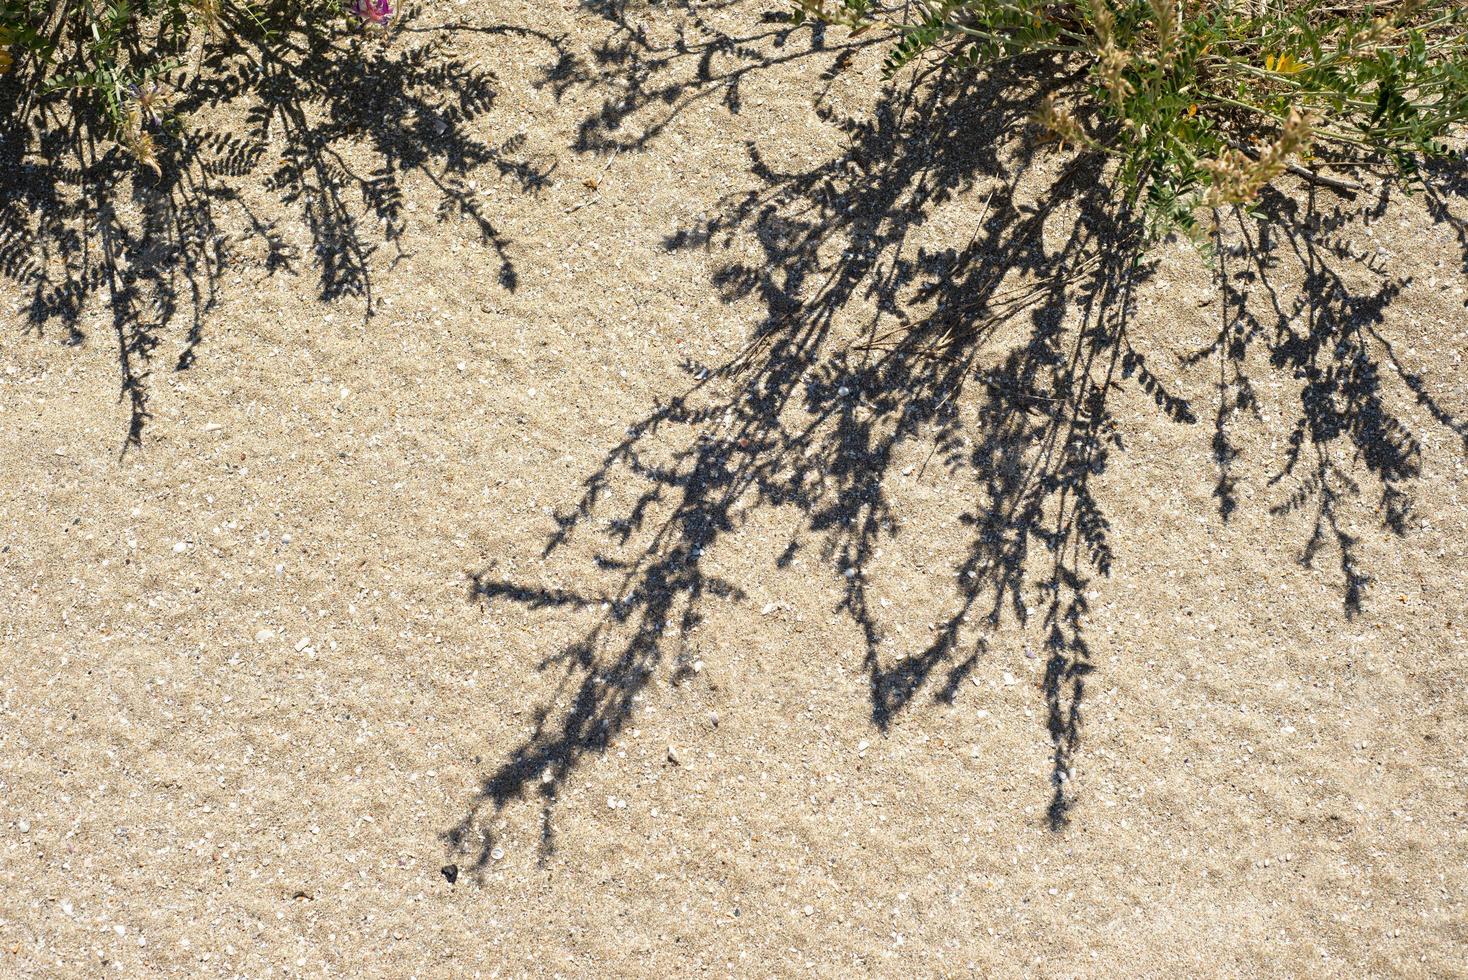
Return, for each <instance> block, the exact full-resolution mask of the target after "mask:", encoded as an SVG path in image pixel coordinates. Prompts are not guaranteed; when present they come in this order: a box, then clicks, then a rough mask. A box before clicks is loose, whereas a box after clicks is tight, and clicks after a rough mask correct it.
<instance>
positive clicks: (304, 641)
mask: <svg viewBox="0 0 1468 980" xmlns="http://www.w3.org/2000/svg"><path fill="white" fill-rule="evenodd" d="M310 645H311V638H310V637H309V636H303V637H301V638H300V639H299V640H297V641H296V652H297V653H300V652H301V651H302V650H304V649H306V648H307V647H308V646H310Z"/></svg>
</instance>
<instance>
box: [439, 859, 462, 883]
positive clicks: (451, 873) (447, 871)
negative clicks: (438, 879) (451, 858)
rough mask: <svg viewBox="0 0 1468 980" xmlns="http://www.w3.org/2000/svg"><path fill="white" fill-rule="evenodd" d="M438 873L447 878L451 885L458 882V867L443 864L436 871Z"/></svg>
mask: <svg viewBox="0 0 1468 980" xmlns="http://www.w3.org/2000/svg"><path fill="white" fill-rule="evenodd" d="M438 873H439V874H441V875H443V876H444V877H445V878H447V879H448V881H449V884H451V885H452V884H453V883H454V882H456V881H458V880H459V866H458V865H457V864H445V865H444V866H443V867H441V868H439V869H438Z"/></svg>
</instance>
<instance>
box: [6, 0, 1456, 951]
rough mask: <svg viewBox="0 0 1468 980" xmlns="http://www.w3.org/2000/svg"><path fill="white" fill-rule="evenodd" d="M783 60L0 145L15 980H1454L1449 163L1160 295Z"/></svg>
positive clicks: (531, 21) (1055, 170)
mask: <svg viewBox="0 0 1468 980" xmlns="http://www.w3.org/2000/svg"><path fill="white" fill-rule="evenodd" d="M766 12H767V11H766V8H765V7H762V6H760V5H758V4H748V3H742V2H740V3H730V4H722V3H721V4H698V5H690V6H688V7H684V6H682V5H673V6H670V7H642V6H636V5H627V6H622V7H615V8H608V7H605V6H579V5H575V4H564V5H552V6H550V7H546V6H544V5H535V6H532V5H527V4H519V3H504V4H495V5H491V6H489V7H484V6H480V5H471V4H465V3H459V4H455V5H448V6H445V7H444V8H443V9H442V11H438V12H434V11H425V12H422V13H420V14H419V16H418V17H416V18H415V19H413V20H411V21H409V22H408V23H409V25H410V26H412V27H413V28H414V30H403V31H401V32H399V33H397V34H395V35H393V36H392V37H391V38H390V39H387V40H385V41H369V42H366V43H365V44H364V45H363V47H362V49H361V51H360V52H359V54H358V58H359V59H360V61H359V63H357V64H356V65H353V63H351V62H347V67H346V68H342V67H338V68H335V69H330V68H327V67H321V66H317V67H315V68H311V69H309V70H308V69H307V68H301V67H298V68H297V69H296V71H295V81H294V83H293V84H295V85H296V86H298V88H297V89H296V90H295V92H296V94H294V95H292V94H290V92H291V90H290V89H287V90H286V91H287V94H286V95H284V96H282V98H281V101H280V102H278V103H275V104H274V106H273V108H272V110H271V114H270V116H269V118H270V120H271V122H270V124H269V126H268V127H261V126H260V125H259V124H258V121H259V117H258V116H252V115H251V114H250V113H249V111H248V109H249V103H250V98H249V97H248V96H241V95H235V94H233V93H231V92H225V93H215V94H214V95H211V97H210V98H207V99H200V100H199V103H200V104H198V105H189V106H186V107H185V108H187V109H188V110H189V112H188V115H187V118H188V119H189V120H190V122H189V125H190V127H192V128H191V129H190V132H191V133H193V134H194V136H195V138H194V141H193V142H192V143H191V144H190V146H191V147H192V149H191V150H190V151H189V153H187V154H183V153H181V154H180V156H179V157H177V158H176V159H171V160H170V167H171V169H166V171H165V178H164V179H163V180H162V181H159V180H158V179H155V178H153V177H151V176H150V175H148V174H146V173H141V174H139V173H134V171H133V170H131V169H129V168H127V167H125V166H124V167H121V168H120V169H117V170H107V168H106V167H105V166H103V165H101V164H99V165H98V170H97V171H96V173H100V174H104V176H105V174H106V173H116V174H117V175H118V176H117V177H116V183H115V184H114V185H113V190H112V195H111V197H110V198H109V200H110V201H111V202H112V204H110V205H109V206H108V207H106V208H103V209H101V210H100V211H99V210H98V209H95V208H93V209H88V208H85V207H73V206H69V205H68V202H75V201H77V200H80V199H83V198H84V197H85V186H84V185H81V184H78V183H77V181H78V180H79V179H86V174H83V175H81V177H80V178H79V177H78V176H77V175H76V174H75V173H68V172H65V170H64V168H63V167H62V165H61V164H59V163H55V162H48V161H47V160H45V159H44V158H41V157H35V156H32V157H28V158H25V159H24V160H22V159H21V158H19V156H18V154H19V149H18V147H19V141H18V140H7V142H6V145H5V152H6V154H8V157H7V160H6V168H7V176H6V177H5V178H4V180H5V190H6V192H7V195H8V196H7V201H6V202H5V203H4V204H3V205H0V207H3V208H4V210H5V212H6V218H5V223H4V226H3V227H4V234H3V236H0V242H3V244H4V251H3V259H4V261H3V263H0V267H3V269H4V272H5V275H6V280H7V282H8V283H9V285H10V286H11V288H10V290H9V291H8V295H9V297H10V301H9V302H7V303H5V304H3V306H0V318H3V321H4V323H3V330H0V371H3V373H0V410H3V418H4V422H5V424H4V425H3V426H0V647H3V651H4V657H3V659H0V718H3V724H0V973H3V974H4V975H7V976H23V977H54V976H98V975H118V976H146V975H154V974H160V975H170V976H215V975H219V976H251V977H263V976H287V975H309V976H320V975H356V976H422V977H439V976H442V977H472V976H485V977H488V976H495V975H499V976H518V975H534V976H540V975H545V976H556V975H560V976H589V975H634V976H647V975H687V974H695V973H697V974H718V975H726V974H727V975H733V976H791V975H822V976H850V975H878V976H898V975H904V974H906V975H919V976H929V975H940V976H968V975H975V974H981V975H1000V976H1046V977H1049V976H1117V975H1129V976H1176V975H1210V976H1212V975H1218V976H1251V977H1252V976H1279V975H1296V976H1306V975H1311V976H1313V975H1321V976H1362V975H1377V976H1384V975H1393V976H1397V975H1403V976H1463V975H1465V972H1468V971H1465V967H1464V964H1465V962H1468V958H1465V952H1464V951H1465V944H1468V916H1465V897H1468V896H1465V892H1464V884H1463V880H1462V869H1463V867H1464V865H1465V862H1468V796H1465V794H1468V765H1465V763H1464V761H1463V757H1462V750H1461V746H1462V744H1463V740H1464V737H1465V735H1468V731H1465V728H1468V721H1465V719H1468V713H1465V707H1468V705H1465V700H1468V698H1465V690H1464V676H1465V667H1468V661H1465V655H1468V641H1465V640H1464V638H1463V637H1464V629H1463V625H1464V624H1465V623H1468V589H1465V583H1468V559H1465V548H1468V524H1465V507H1464V500H1463V495H1464V492H1465V489H1468V474H1465V469H1464V464H1465V453H1468V375H1465V373H1464V371H1463V367H1462V363H1461V359H1462V355H1463V353H1464V351H1465V348H1468V315H1465V285H1468V245H1465V241H1468V235H1465V229H1468V224H1465V218H1468V202H1465V201H1464V199H1463V197H1462V196H1461V195H1462V193H1463V185H1462V183H1461V182H1460V181H1458V180H1456V178H1453V177H1452V176H1451V175H1446V176H1444V178H1443V179H1442V181H1441V182H1440V183H1439V185H1438V186H1439V188H1440V190H1439V191H1437V192H1435V193H1433V194H1427V195H1424V194H1421V193H1418V194H1416V195H1412V196H1408V195H1406V194H1404V193H1403V192H1402V191H1401V189H1400V188H1399V187H1396V186H1394V185H1393V184H1391V183H1390V182H1386V183H1383V182H1382V181H1381V180H1380V175H1377V174H1375V173H1372V172H1370V171H1367V172H1363V173H1361V174H1354V175H1353V176H1354V177H1357V178H1359V179H1361V180H1362V181H1363V183H1365V184H1366V190H1365V191H1364V192H1363V193H1361V194H1358V195H1357V196H1356V197H1355V198H1354V199H1347V198H1344V197H1341V196H1339V195H1337V194H1336V193H1335V192H1333V191H1330V190H1328V189H1323V188H1315V187H1310V186H1307V185H1299V184H1296V185H1291V186H1286V187H1284V188H1282V192H1281V194H1280V195H1278V196H1276V197H1272V198H1270V199H1269V200H1267V201H1266V202H1265V205H1264V214H1263V215H1262V216H1261V218H1258V219H1256V218H1250V217H1242V218H1241V217H1234V216H1226V217H1225V219H1224V221H1223V224H1222V226H1221V230H1220V241H1221V242H1222V244H1223V246H1224V247H1223V250H1222V253H1221V255H1220V256H1219V258H1218V260H1217V261H1216V262H1215V263H1214V264H1213V265H1212V266H1211V267H1210V265H1209V263H1208V262H1207V261H1205V260H1204V259H1203V258H1202V257H1201V256H1200V255H1199V254H1198V252H1197V251H1196V250H1195V249H1193V247H1192V246H1191V245H1188V244H1185V243H1179V242H1169V243H1164V244H1161V245H1159V246H1157V247H1155V248H1153V249H1152V250H1150V251H1149V252H1148V253H1147V255H1146V256H1145V258H1144V260H1143V261H1142V262H1141V264H1140V265H1139V266H1137V267H1135V268H1133V267H1132V265H1131V258H1132V254H1133V253H1132V252H1131V251H1130V250H1129V249H1127V248H1126V247H1125V246H1124V245H1123V244H1121V243H1122V242H1123V241H1124V236H1123V235H1122V233H1121V231H1120V229H1122V228H1123V227H1124V226H1125V216H1124V215H1121V214H1119V213H1118V209H1117V207H1116V206H1115V204H1114V203H1112V202H1113V200H1114V199H1113V198H1112V197H1111V196H1110V195H1109V193H1108V192H1107V190H1106V187H1105V181H1104V177H1103V173H1102V170H1101V168H1100V167H1099V166H1098V165H1097V164H1096V162H1095V161H1087V160H1079V161H1077V160H1076V159H1075V158H1074V157H1073V156H1071V155H1067V154H1061V153H1056V152H1054V150H1053V149H1047V148H1043V147H1037V146H1035V145H1034V144H1033V143H1032V142H1031V141H1030V140H1029V139H1027V138H1026V136H1025V133H1024V119H1025V115H1026V113H1027V111H1028V106H1027V104H1026V103H1025V102H1024V93H1022V92H1019V91H1006V90H1005V89H1004V88H1003V86H1002V85H999V84H997V83H995V82H993V81H991V80H986V79H982V78H977V79H968V80H961V79H946V80H945V79H942V78H938V77H935V76H932V75H929V76H927V77H925V78H921V79H918V78H916V77H913V76H909V77H906V78H902V79H899V80H898V81H897V82H895V83H893V84H891V85H884V84H883V83H882V82H881V78H880V59H881V53H882V52H881V48H880V45H877V44H869V43H867V42H868V40H869V39H867V38H860V39H858V40H857V41H856V42H854V43H853V42H851V41H850V40H849V39H847V38H846V37H845V36H844V33H843V32H841V31H837V30H829V31H826V32H825V33H824V34H820V33H813V32H812V30H811V29H810V28H808V27H807V28H801V29H789V28H787V27H785V26H783V25H780V24H778V23H774V22H771V21H770V20H769V19H768V18H765V17H764V15H765V14H766ZM22 163H28V164H29V165H28V166H25V167H22V166H21V164H22ZM97 179H103V177H98V178H97ZM78 227H81V228H83V229H84V230H83V231H82V232H81V233H79V234H78V235H77V236H76V237H74V238H70V239H68V238H66V237H65V236H64V235H62V234H61V230H63V229H65V228H78ZM27 229H28V231H27ZM28 235H29V236H30V237H27V236H28ZM108 255H110V256H112V258H113V262H114V267H115V268H117V269H119V270H121V272H120V274H119V275H118V276H116V277H114V278H113V279H111V280H109V278H108V276H107V275H105V274H104V273H102V272H100V271H99V270H100V269H103V268H105V262H102V259H103V258H104V257H106V256H108ZM120 367H121V374H120V373H119V368H120Z"/></svg>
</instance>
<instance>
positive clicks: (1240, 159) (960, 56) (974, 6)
mask: <svg viewBox="0 0 1468 980" xmlns="http://www.w3.org/2000/svg"><path fill="white" fill-rule="evenodd" d="M795 3H796V10H795V18H796V19H797V20H803V19H805V18H814V19H819V20H822V21H825V22H829V23H834V24H840V25H845V26H847V27H849V28H851V29H853V30H854V31H857V32H861V31H866V30H870V29H873V28H884V29H890V30H892V31H893V32H894V33H895V34H896V36H897V40H896V43H895V44H894V46H893V47H892V49H891V51H890V53H889V54H888V56H887V59H886V62H885V69H886V72H887V74H888V75H889V76H890V75H892V74H894V73H896V72H897V71H899V70H900V69H902V68H903V67H904V66H905V65H908V64H909V63H911V62H913V61H914V59H917V58H920V57H925V56H938V57H942V58H945V59H948V60H949V61H951V62H956V63H959V64H962V65H966V66H972V67H973V68H975V69H986V70H989V71H991V72H1000V71H1004V72H1009V73H1010V74H1011V76H1014V77H1020V76H1023V77H1025V78H1026V80H1027V81H1028V82H1029V83H1030V84H1031V87H1032V91H1033V92H1035V93H1036V94H1037V95H1038V96H1039V102H1038V106H1039V107H1038V109H1037V110H1036V112H1035V114H1034V122H1035V123H1036V124H1037V125H1038V127H1039V128H1040V130H1041V132H1042V134H1043V138H1045V139H1049V140H1052V141H1055V142H1057V143H1058V144H1060V145H1062V146H1071V147H1077V148H1084V149H1088V150H1093V151H1099V152H1102V153H1104V154H1106V155H1108V156H1109V157H1111V158H1113V159H1114V160H1115V163H1116V170H1117V175H1118V177H1119V178H1120V180H1121V183H1122V185H1123V186H1124V187H1126V188H1128V190H1129V191H1130V192H1132V193H1135V194H1137V195H1138V196H1140V197H1141V198H1142V199H1144V200H1145V201H1146V204H1147V205H1148V212H1149V213H1150V215H1151V216H1152V218H1153V228H1154V230H1156V231H1168V230H1182V231H1184V232H1186V233H1189V234H1190V235H1192V236H1193V237H1194V238H1195V239H1201V238H1202V237H1203V236H1202V235H1200V234H1199V230H1200V229H1199V228H1198V227H1197V215H1198V214H1199V213H1200V211H1208V210H1209V209H1211V208H1213V207H1216V206H1218V205H1225V204H1247V203H1249V202H1250V201H1252V200H1253V199H1254V198H1255V197H1256V196H1257V195H1258V193H1259V192H1260V190H1261V189H1263V188H1264V187H1265V186H1266V185H1268V184H1270V183H1271V182H1272V181H1274V180H1275V179H1276V178H1277V177H1279V176H1280V175H1281V174H1283V173H1284V172H1286V171H1287V170H1294V171H1295V172H1296V173H1299V174H1301V175H1303V176H1307V177H1311V178H1312V179H1316V180H1320V181H1323V182H1325V183H1331V184H1334V185H1335V186H1337V187H1345V186H1347V183H1348V182H1346V181H1341V180H1339V179H1333V178H1329V177H1321V176H1320V175H1318V174H1317V173H1315V172H1314V171H1307V170H1305V168H1304V167H1302V166H1301V165H1300V163H1311V162H1321V161H1320V158H1322V157H1324V158H1328V159H1326V160H1325V161H1324V162H1327V163H1329V162H1341V161H1342V160H1344V159H1352V160H1359V159H1361V158H1362V157H1383V156H1384V157H1387V158H1390V160H1392V161H1393V162H1394V163H1395V164H1396V165H1397V166H1398V167H1399V168H1400V170H1401V171H1402V172H1403V173H1404V174H1405V175H1407V176H1408V177H1409V178H1413V177H1416V176H1417V175H1418V173H1419V170H1418V167H1419V163H1420V161H1421V159H1422V158H1424V157H1431V156H1441V155H1445V154H1447V153H1449V152H1450V148H1449V144H1448V141H1449V140H1450V138H1451V137H1452V136H1453V135H1454V134H1455V133H1456V132H1457V131H1458V129H1459V127H1460V126H1461V124H1462V122H1463V121H1464V119H1465V118H1468V44H1465V34H1464V29H1465V24H1468V12H1465V6H1464V5H1463V4H1462V2H1461V0H1386V2H1382V3H1364V2H1361V0H1219V2H1203V0H1073V2H1056V0H926V2H922V3H917V4H914V3H910V2H905V0H904V2H897V0H795ZM1296 161H1300V163H1297V162H1296Z"/></svg>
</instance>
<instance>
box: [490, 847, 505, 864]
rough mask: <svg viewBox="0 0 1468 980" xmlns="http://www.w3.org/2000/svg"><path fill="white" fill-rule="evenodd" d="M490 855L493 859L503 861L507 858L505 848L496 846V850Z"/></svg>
mask: <svg viewBox="0 0 1468 980" xmlns="http://www.w3.org/2000/svg"><path fill="white" fill-rule="evenodd" d="M489 856H490V859H491V860H494V861H503V860H504V859H505V851H504V848H500V847H496V848H495V849H494V850H492V851H490V852H489Z"/></svg>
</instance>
